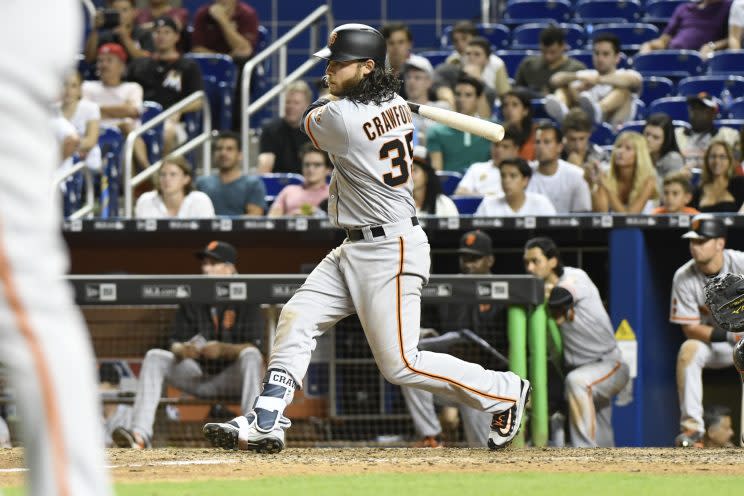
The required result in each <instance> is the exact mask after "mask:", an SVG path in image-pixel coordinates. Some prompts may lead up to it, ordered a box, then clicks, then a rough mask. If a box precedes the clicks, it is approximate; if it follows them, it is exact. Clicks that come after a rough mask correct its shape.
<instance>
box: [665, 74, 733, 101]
mask: <svg viewBox="0 0 744 496" xmlns="http://www.w3.org/2000/svg"><path fill="white" fill-rule="evenodd" d="M724 90H728V91H729V93H730V94H731V95H732V96H738V95H744V77H743V76H724V75H721V76H693V77H689V78H684V79H683V80H682V81H680V82H679V84H678V85H677V93H678V94H679V95H680V96H688V95H697V94H698V93H700V92H703V91H705V92H707V93H708V94H710V95H712V96H715V97H720V96H721V93H723V91H724Z"/></svg>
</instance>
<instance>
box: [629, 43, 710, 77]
mask: <svg viewBox="0 0 744 496" xmlns="http://www.w3.org/2000/svg"><path fill="white" fill-rule="evenodd" d="M633 68H634V69H635V70H637V71H638V72H640V73H641V74H643V76H644V77H647V76H664V77H668V78H670V79H681V78H685V77H688V76H698V75H700V74H703V73H704V72H705V62H704V61H703V59H702V57H700V54H699V53H698V52H697V51H695V50H658V51H655V52H651V53H645V54H642V55H636V56H635V57H634V59H633Z"/></svg>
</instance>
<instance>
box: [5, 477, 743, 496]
mask: <svg viewBox="0 0 744 496" xmlns="http://www.w3.org/2000/svg"><path fill="white" fill-rule="evenodd" d="M741 483H742V478H741V477H740V476H739V477H736V476H733V475H732V476H721V475H680V474H670V475H648V474H637V473H635V474H629V473H560V474H558V473H528V472H523V473H502V474H472V473H471V474H462V475H460V474H454V473H439V474H364V475H358V476H308V477H271V478H260V479H253V480H230V479H221V480H211V481H192V482H153V483H138V484H117V486H116V494H117V495H118V496H134V495H137V496H212V495H220V494H226V495H229V496H249V495H250V496H253V495H260V496H292V495H295V494H301V495H303V496H310V495H316V494H317V495H322V496H335V495H352V496H380V495H385V496H397V495H399V494H400V495H404V496H419V495H421V496H424V495H425V496H433V495H440V494H446V495H452V496H480V495H498V496H509V495H519V496H542V495H545V496H564V495H565V496H581V495H587V496H588V495H591V496H597V495H602V496H605V495H607V496H612V495H623V496H625V495H632V494H636V495H643V496H646V495H659V496H661V495H664V496H666V495H669V496H684V495H691V496H692V495H695V496H697V495H699V494H702V493H706V494H715V495H716V496H724V495H740V494H741V487H742V486H741ZM4 494H5V495H6V496H21V495H22V494H24V493H23V490H22V489H20V488H11V489H7V490H6V491H5V493H4Z"/></svg>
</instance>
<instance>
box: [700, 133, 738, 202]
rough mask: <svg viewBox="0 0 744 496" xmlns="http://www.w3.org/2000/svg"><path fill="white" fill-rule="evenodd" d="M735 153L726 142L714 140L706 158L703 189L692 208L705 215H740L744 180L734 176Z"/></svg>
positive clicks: (706, 151) (706, 152)
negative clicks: (726, 213)
mask: <svg viewBox="0 0 744 496" xmlns="http://www.w3.org/2000/svg"><path fill="white" fill-rule="evenodd" d="M736 165H737V164H736V162H735V161H734V153H733V151H732V150H731V147H730V146H729V145H728V143H726V142H725V141H713V142H711V143H710V145H708V149H707V150H705V155H704V156H703V173H702V181H701V184H700V187H699V188H698V189H697V191H695V194H694V195H693V197H692V205H693V206H694V207H695V208H697V209H698V210H700V211H701V212H738V211H739V209H740V208H741V206H742V203H744V177H741V176H734V169H735V168H736Z"/></svg>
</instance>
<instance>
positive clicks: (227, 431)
mask: <svg viewBox="0 0 744 496" xmlns="http://www.w3.org/2000/svg"><path fill="white" fill-rule="evenodd" d="M233 422H234V423H233ZM202 432H203V433H204V437H206V438H207V439H208V440H209V442H210V443H211V444H212V446H214V447H215V448H224V449H226V450H235V449H238V433H239V432H240V428H239V427H238V425H237V422H235V421H234V420H231V421H230V422H211V423H209V424H206V425H205V426H204V428H203V429H202Z"/></svg>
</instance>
